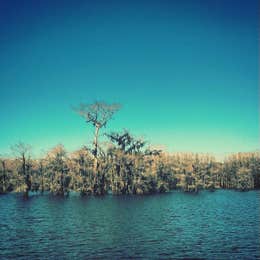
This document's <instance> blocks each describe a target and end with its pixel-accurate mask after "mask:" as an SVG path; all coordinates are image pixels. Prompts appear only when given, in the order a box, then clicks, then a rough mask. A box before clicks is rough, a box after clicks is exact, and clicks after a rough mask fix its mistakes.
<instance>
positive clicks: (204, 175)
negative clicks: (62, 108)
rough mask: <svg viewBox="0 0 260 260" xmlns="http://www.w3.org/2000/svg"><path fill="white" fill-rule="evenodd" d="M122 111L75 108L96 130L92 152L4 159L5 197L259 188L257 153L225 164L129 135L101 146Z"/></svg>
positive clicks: (112, 136) (103, 106) (114, 136)
mask: <svg viewBox="0 0 260 260" xmlns="http://www.w3.org/2000/svg"><path fill="white" fill-rule="evenodd" d="M119 109H120V105H118V104H107V103H105V102H95V103H93V104H81V105H80V106H78V107H76V108H73V110H74V111H75V112H76V113H78V114H79V115H80V116H82V117H83V118H84V120H85V121H86V123H87V124H89V125H91V126H92V128H93V129H94V138H93V145H92V146H91V147H87V146H82V148H81V149H79V150H77V151H74V152H70V153H69V152H67V151H66V150H65V148H64V146H63V145H61V144H58V145H57V146H55V147H53V148H52V149H50V150H49V151H48V152H47V153H46V154H45V155H44V156H42V157H41V158H34V157H32V156H31V146H30V145H28V144H25V143H22V142H19V143H17V144H15V145H13V146H12V147H11V151H12V156H0V194H5V193H9V192H19V193H23V194H24V196H25V197H28V196H29V194H33V193H39V194H44V193H50V194H53V195H58V196H67V195H69V193H70V191H75V192H79V193H80V194H81V195H82V196H86V195H105V194H108V193H112V194H115V195H119V194H138V195H143V194H152V193H163V192H168V191H171V190H176V189H178V190H183V191H184V192H193V193H196V192H199V191H200V190H203V189H207V190H210V191H214V190H216V189H220V188H222V189H236V190H240V191H248V190H251V189H259V188H260V152H258V151H256V152H247V153H242V152H241V153H236V154H233V155H230V156H228V157H227V158H225V160H224V161H221V162H220V161H217V160H216V158H215V157H214V156H213V155H209V154H198V153H167V152H164V151H162V150H158V149H151V148H150V147H149V146H148V144H147V142H146V141H145V140H143V139H141V138H136V137H134V136H133V135H132V134H131V133H129V131H127V130H123V131H119V132H111V133H105V136H106V138H107V140H108V145H106V146H102V145H100V142H99V137H100V131H101V130H103V129H105V127H106V125H107V123H108V122H109V121H110V119H111V118H112V117H113V115H114V114H115V113H116V112H117V111H118V110H119Z"/></svg>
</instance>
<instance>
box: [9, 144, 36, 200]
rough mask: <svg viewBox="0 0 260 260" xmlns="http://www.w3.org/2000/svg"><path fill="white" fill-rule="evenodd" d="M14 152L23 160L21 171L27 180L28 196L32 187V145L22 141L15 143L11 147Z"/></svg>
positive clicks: (25, 180) (26, 190) (26, 195)
mask: <svg viewBox="0 0 260 260" xmlns="http://www.w3.org/2000/svg"><path fill="white" fill-rule="evenodd" d="M11 149H12V151H13V153H14V154H15V155H16V156H17V157H18V159H19V160H20V161H21V164H22V166H21V172H22V175H23V177H24V182H25V193H24V195H25V197H28V194H29V190H30V189H31V178H30V150H31V146H30V145H28V144H25V143H22V142H19V143H18V144H15V145H14V146H12V147H11Z"/></svg>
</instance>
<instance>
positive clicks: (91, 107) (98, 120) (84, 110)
mask: <svg viewBox="0 0 260 260" xmlns="http://www.w3.org/2000/svg"><path fill="white" fill-rule="evenodd" d="M120 107H121V106H120V105H119V104H107V103H105V102H95V103H93V104H80V105H79V107H78V108H74V110H75V111H76V112H77V113H78V114H79V115H80V116H82V117H83V118H84V119H85V120H86V123H90V124H92V125H93V126H94V128H95V132H94V140H93V145H94V149H93V155H94V157H95V170H97V167H98V164H97V156H98V137H99V131H100V129H101V128H102V127H105V126H106V125H107V122H108V121H109V120H110V119H111V118H112V116H113V115H114V113H115V112H116V111H118V110H119V109H120Z"/></svg>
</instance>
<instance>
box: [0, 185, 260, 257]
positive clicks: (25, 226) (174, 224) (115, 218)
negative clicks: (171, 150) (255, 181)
mask: <svg viewBox="0 0 260 260" xmlns="http://www.w3.org/2000/svg"><path fill="white" fill-rule="evenodd" d="M259 199H260V192H259V191H250V192H244V193H242V192H235V191H224V190H220V191H216V192H213V193H211V192H207V191H204V192H201V193H199V194H197V195H194V194H185V193H181V192H173V193H168V194H162V195H153V196H112V195H108V196H105V197H98V198H94V197H91V198H80V197H78V196H77V195H72V196H70V197H69V198H54V197H51V196H48V195H44V196H40V195H37V196H32V197H30V199H29V200H24V199H23V198H22V197H21V195H17V194H16V195H15V194H9V195H2V196H0V259H16V258H19V259H89V258H106V259H107V258H109V259H118V258H120V259H121V258H134V259H137V258H145V259H172V258H205V259H260V242H259V241H260V240H259V237H260V235H259V226H260V212H259V201H260V200H259Z"/></svg>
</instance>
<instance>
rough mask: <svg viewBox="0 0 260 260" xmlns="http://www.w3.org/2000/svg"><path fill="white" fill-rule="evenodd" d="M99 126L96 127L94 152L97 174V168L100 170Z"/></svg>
mask: <svg viewBox="0 0 260 260" xmlns="http://www.w3.org/2000/svg"><path fill="white" fill-rule="evenodd" d="M99 129H100V127H99V126H96V129H95V136H94V151H93V155H94V157H95V159H94V172H95V174H96V173H97V168H98V159H97V157H98V133H99Z"/></svg>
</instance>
